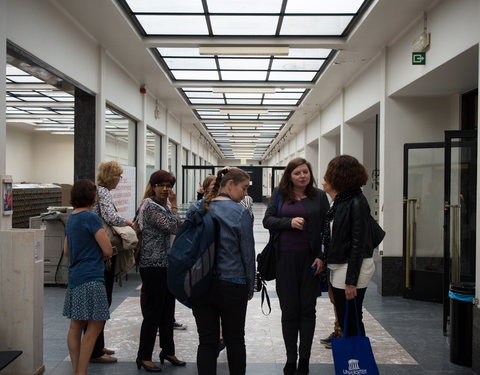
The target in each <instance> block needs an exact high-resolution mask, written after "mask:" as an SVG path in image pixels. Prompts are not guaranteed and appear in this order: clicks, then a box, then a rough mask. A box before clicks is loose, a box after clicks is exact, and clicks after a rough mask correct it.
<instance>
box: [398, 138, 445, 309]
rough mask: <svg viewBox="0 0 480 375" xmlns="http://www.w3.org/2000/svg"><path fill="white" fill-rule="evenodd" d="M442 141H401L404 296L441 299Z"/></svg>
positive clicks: (432, 299) (431, 300)
mask: <svg viewBox="0 0 480 375" xmlns="http://www.w3.org/2000/svg"><path fill="white" fill-rule="evenodd" d="M443 181H444V144H443V143H440V142H439V143H415V144H405V145H404V186H403V191H404V195H403V203H404V205H403V260H404V271H405V274H404V281H405V288H404V296H405V297H406V298H412V299H418V300H422V301H430V302H442V279H443V257H444V251H443V241H442V239H443V198H444V196H443V195H444V194H443Z"/></svg>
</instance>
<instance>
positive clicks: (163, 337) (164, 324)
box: [138, 267, 175, 361]
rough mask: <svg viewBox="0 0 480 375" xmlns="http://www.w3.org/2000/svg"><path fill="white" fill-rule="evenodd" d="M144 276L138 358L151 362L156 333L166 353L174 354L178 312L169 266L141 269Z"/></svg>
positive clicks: (141, 274) (142, 276)
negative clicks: (175, 320) (169, 283)
mask: <svg viewBox="0 0 480 375" xmlns="http://www.w3.org/2000/svg"><path fill="white" fill-rule="evenodd" d="M140 276H141V278H142V298H141V299H142V301H141V304H140V305H141V308H142V316H143V322H142V328H141V329H140V345H139V348H138V359H139V360H142V361H151V360H152V353H153V348H154V346H155V340H156V338H157V332H159V333H160V334H159V336H160V347H161V348H162V350H163V352H164V353H165V354H167V355H175V344H174V342H173V321H174V314H175V297H174V296H173V295H172V293H170V292H169V290H168V288H167V268H166V267H152V268H140Z"/></svg>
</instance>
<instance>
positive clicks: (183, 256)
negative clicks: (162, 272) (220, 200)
mask: <svg viewBox="0 0 480 375" xmlns="http://www.w3.org/2000/svg"><path fill="white" fill-rule="evenodd" d="M216 227H217V224H216V221H215V219H214V218H213V217H212V215H211V213H210V212H209V211H208V210H205V207H204V200H203V199H202V200H200V201H198V202H196V204H195V205H193V206H192V207H191V208H190V210H189V213H188V215H187V217H186V219H185V221H184V222H183V224H182V225H181V226H180V228H179V229H178V231H177V234H176V236H175V240H174V241H173V244H172V247H171V248H170V250H169V252H168V256H167V259H168V270H167V284H168V289H169V290H170V292H171V293H172V294H173V295H174V296H175V297H176V298H177V299H178V300H179V301H180V302H181V303H183V304H184V305H185V306H187V307H191V303H192V302H193V303H194V302H196V301H200V300H201V299H202V298H203V297H205V295H206V294H207V292H208V291H209V289H210V284H211V281H212V279H213V276H214V273H215V260H216V246H215V245H216V242H215V238H216V232H217V230H216Z"/></svg>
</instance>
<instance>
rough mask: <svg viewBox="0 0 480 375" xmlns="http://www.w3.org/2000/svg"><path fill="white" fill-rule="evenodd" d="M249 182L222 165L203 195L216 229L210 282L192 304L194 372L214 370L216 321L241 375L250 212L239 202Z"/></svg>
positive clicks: (251, 269) (250, 279)
mask: <svg viewBox="0 0 480 375" xmlns="http://www.w3.org/2000/svg"><path fill="white" fill-rule="evenodd" d="M249 183H250V177H249V175H248V173H247V172H245V171H243V170H241V169H239V168H235V167H229V168H224V169H222V170H220V171H219V172H218V174H217V178H216V181H215V185H214V187H213V189H212V191H211V192H209V193H208V194H207V195H206V197H205V202H204V203H205V205H206V206H207V208H208V211H209V212H210V214H211V215H212V217H213V219H214V220H215V222H216V223H217V224H218V229H217V234H216V267H215V276H214V279H213V281H212V285H211V287H210V289H209V291H208V293H207V295H206V296H205V298H203V299H202V301H199V302H195V303H193V304H192V309H193V315H194V316H195V321H196V323H197V330H198V335H199V345H198V351H197V369H198V374H199V375H215V374H216V373H217V356H218V347H219V337H220V324H221V326H222V333H223V339H224V341H225V345H226V348H227V358H228V368H229V372H230V374H231V375H243V374H245V371H246V349H245V316H246V313H247V303H248V301H249V300H250V299H251V298H252V296H253V286H254V278H255V244H254V239H253V229H252V219H251V216H250V213H249V211H248V209H246V208H245V207H243V206H242V205H240V204H239V202H240V201H241V200H242V199H243V198H244V197H245V196H246V195H247V189H248V186H249Z"/></svg>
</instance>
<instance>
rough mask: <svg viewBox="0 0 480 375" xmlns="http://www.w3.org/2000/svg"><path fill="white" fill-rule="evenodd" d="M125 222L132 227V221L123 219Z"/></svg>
mask: <svg viewBox="0 0 480 375" xmlns="http://www.w3.org/2000/svg"><path fill="white" fill-rule="evenodd" d="M125 224H126V225H128V226H129V227H133V221H130V220H125Z"/></svg>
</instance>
